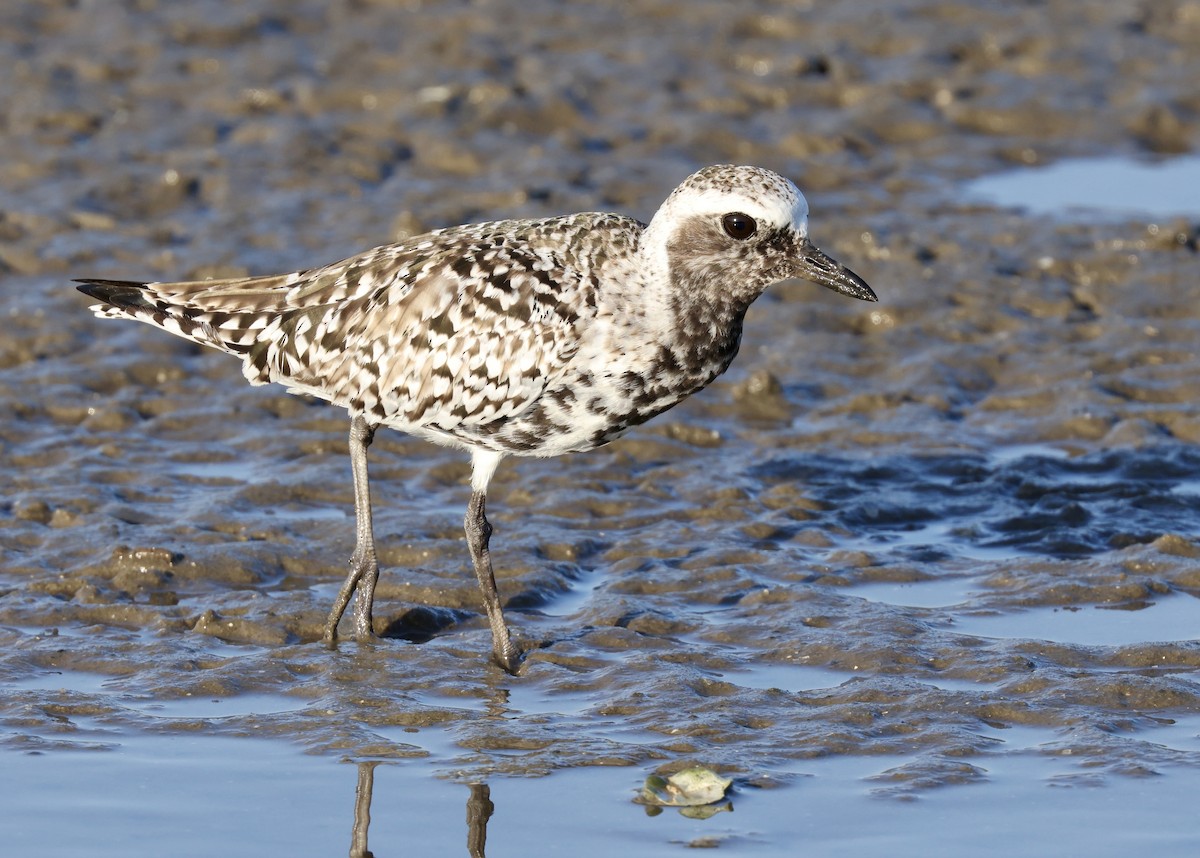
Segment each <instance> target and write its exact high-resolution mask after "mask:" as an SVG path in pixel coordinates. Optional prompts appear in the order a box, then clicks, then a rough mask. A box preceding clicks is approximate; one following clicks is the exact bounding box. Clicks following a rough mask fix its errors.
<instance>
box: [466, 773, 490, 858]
mask: <svg viewBox="0 0 1200 858" xmlns="http://www.w3.org/2000/svg"><path fill="white" fill-rule="evenodd" d="M491 796H492V791H491V790H490V789H488V785H487V784H471V797H470V798H468V799H467V854H468V855H470V856H471V858H484V854H483V849H484V846H486V845H487V824H488V820H489V819H491V818H492V811H493V810H495V809H496V805H494V804H492V798H491Z"/></svg>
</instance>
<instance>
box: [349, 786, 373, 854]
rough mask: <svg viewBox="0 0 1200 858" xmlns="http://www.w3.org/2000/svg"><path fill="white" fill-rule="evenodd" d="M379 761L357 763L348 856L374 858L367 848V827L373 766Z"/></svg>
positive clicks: (369, 820)
mask: <svg viewBox="0 0 1200 858" xmlns="http://www.w3.org/2000/svg"><path fill="white" fill-rule="evenodd" d="M377 765H379V763H377V762H376V763H359V764H358V784H357V785H356V786H355V787H354V830H353V831H352V832H351V835H350V858H375V856H374V855H373V854H372V853H371V850H370V849H368V848H367V829H368V828H370V827H371V790H372V789H374V788H375V767H376V766H377Z"/></svg>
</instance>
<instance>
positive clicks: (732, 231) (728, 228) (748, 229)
mask: <svg viewBox="0 0 1200 858" xmlns="http://www.w3.org/2000/svg"><path fill="white" fill-rule="evenodd" d="M721 226H723V227H725V234H726V235H727V236H729V237H730V238H736V239H737V240H738V241H745V240H746V239H747V238H749V237H750V236H752V235H754V233H755V232H756V231H757V230H758V224H756V223H755V222H754V218H752V217H750V215H746V214H742V213H741V212H733V213H732V214H727V215H725V217H723V218H721Z"/></svg>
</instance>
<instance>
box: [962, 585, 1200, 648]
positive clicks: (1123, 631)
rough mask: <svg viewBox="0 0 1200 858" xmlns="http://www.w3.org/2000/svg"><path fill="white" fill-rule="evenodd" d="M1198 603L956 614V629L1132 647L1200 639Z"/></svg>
mask: <svg viewBox="0 0 1200 858" xmlns="http://www.w3.org/2000/svg"><path fill="white" fill-rule="evenodd" d="M1198 617H1200V600H1197V599H1195V598H1193V597H1191V596H1188V595H1184V594H1177V595H1173V596H1169V597H1166V598H1162V599H1158V600H1156V601H1155V602H1153V603H1150V604H1147V605H1145V606H1137V607H1128V606H1122V607H1111V608H1110V607H1105V606H1100V605H1087V606H1081V607H1073V606H1067V607H1045V608H1034V609H1031V610H1025V611H1006V612H1004V613H999V614H957V613H956V614H955V616H954V619H953V628H954V629H955V630H956V631H959V632H962V633H965V634H969V635H976V636H979V637H986V638H1010V639H1011V638H1018V639H1029V640H1044V641H1052V642H1054V643H1064V644H1072V645H1076V646H1110V647H1120V646H1130V645H1134V644H1141V643H1156V642H1164V641H1191V640H1197V639H1200V624H1198V623H1197V618H1198Z"/></svg>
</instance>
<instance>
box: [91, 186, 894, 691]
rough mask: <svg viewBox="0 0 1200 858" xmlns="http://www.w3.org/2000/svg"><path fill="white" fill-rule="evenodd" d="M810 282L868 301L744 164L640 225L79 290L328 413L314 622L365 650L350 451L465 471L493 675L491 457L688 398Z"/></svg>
mask: <svg viewBox="0 0 1200 858" xmlns="http://www.w3.org/2000/svg"><path fill="white" fill-rule="evenodd" d="M791 278H798V279H802V280H808V281H810V282H813V283H816V284H819V285H821V286H826V287H828V288H830V289H832V290H834V291H835V292H840V293H842V294H844V295H850V296H852V297H855V298H860V299H862V300H864V301H875V300H877V299H876V297H875V293H874V292H872V291H871V288H870V287H869V286H868V285H867V284H866V283H865V282H863V280H862V278H860V277H859V276H858V275H856V274H854V273H853V272H852V271H850V270H848V269H847V268H846V267H845V266H843V265H841V264H839V263H838V262H836V261H834V260H833V259H831V258H830V257H829V256H827V255H826V254H824V253H822V252H821V251H820V250H818V249H817V247H816V246H815V245H813V243H812V242H811V241H810V240H809V237H808V203H807V202H806V201H805V199H804V196H803V194H801V193H800V191H799V190H798V189H797V188H796V186H795V185H794V184H792V183H791V182H790V181H788V180H787V179H785V178H784V177H782V176H780V175H778V174H777V173H773V172H771V171H769V170H764V169H761V168H758V167H735V166H715V167H707V168H705V169H703V170H701V171H699V172H698V173H695V174H693V175H692V176H689V177H688V178H687V179H686V180H684V182H683V183H682V184H681V185H680V186H679V187H678V188H676V189H675V190H674V191H673V192H672V193H671V195H670V196H669V197H667V199H666V201H665V202H664V203H663V205H662V206H661V207H660V208H659V210H658V212H657V213H655V215H654V217H653V218H652V219H651V221H650V223H649V224H648V225H647V224H642V223H640V222H638V221H636V220H634V219H632V218H629V217H623V216H621V215H615V214H600V213H587V214H575V215H568V216H565V217H552V218H545V219H540V220H504V221H496V222H492V223H482V224H473V225H469V226H458V227H451V228H448V229H441V230H437V231H434V232H430V233H426V234H424V235H418V236H415V237H412V238H407V239H404V240H403V241H400V242H397V243H395V244H388V245H384V246H382V247H377V248H375V249H373V250H368V251H366V252H365V253H361V254H358V255H357V256H352V257H350V258H348V259H344V260H342V261H341V262H335V263H333V264H332V265H327V266H325V267H323V268H312V269H308V270H305V271H298V272H294V273H291V274H281V275H276V276H266V277H247V278H236V279H230V280H204V281H197V282H183V283H157V282H156V283H141V282H131V281H119V280H80V281H77V282H78V283H79V287H78V288H79V290H80V291H82V292H84V293H86V294H87V295H89V296H91V297H93V298H96V299H98V300H99V301H100V302H101V303H98V304H94V305H92V306H91V308H90V309H91V310H92V311H93V312H95V314H96V315H97V316H101V317H106V318H121V317H127V318H132V319H137V320H139V321H143V322H148V323H150V324H153V325H156V326H158V327H160V328H163V329H164V330H166V331H168V332H170V333H172V334H176V335H178V336H181V337H185V338H187V339H189V340H192V341H194V342H197V343H200V344H202V345H206V346H212V347H214V348H217V349H220V350H221V351H224V352H228V353H230V354H232V355H235V356H237V357H239V358H241V360H242V372H243V373H244V375H245V376H246V378H247V379H248V380H249V381H250V383H251V384H267V383H270V382H278V383H281V384H285V385H287V387H288V389H289V391H291V392H295V393H306V394H310V395H312V396H315V397H317V398H319V399H324V400H326V401H328V402H331V403H333V404H334V405H339V406H341V407H343V408H346V409H347V410H348V411H349V413H350V445H349V446H350V464H351V469H352V472H353V479H354V501H355V517H356V541H355V547H354V553H353V555H352V556H351V559H350V571H349V574H348V575H347V576H346V579H345V582H344V583H343V584H342V587H341V590H340V591H339V593H338V595H337V599H336V600H335V602H334V605H333V609H332V611H330V614H329V618H328V620H327V621H326V623H325V628H324V639H325V640H326V642H328V643H330V644H332V643H333V642H334V641H335V640H336V638H337V631H338V623H339V621H340V620H341V618H342V615H343V614H344V613H345V611H346V608H347V606H348V605H349V603H350V599H351V597H353V596H354V595H355V594H357V601H356V603H355V610H354V629H355V634H356V637H357V638H358V639H360V640H365V639H369V638H371V637H372V636H373V630H372V625H371V608H372V602H373V596H374V589H375V582H376V580H377V579H378V577H379V566H378V563H377V561H376V556H375V540H374V535H373V531H372V520H371V499H370V491H369V487H368V481H367V448H368V447H369V446H370V444H371V440H372V438H373V437H374V435H375V430H376V429H377V428H378V427H380V426H388V427H391V428H393V429H399V430H400V431H401V432H407V433H409V434H411V435H415V436H417V437H420V438H424V439H427V440H429V441H433V442H435V443H438V444H445V445H449V446H452V447H457V448H459V449H462V450H465V451H467V452H469V453H470V455H471V498H470V501H469V502H468V504H467V514H466V521H465V529H466V536H467V547H468V549H469V551H470V555H471V561H472V564H473V566H474V569H475V575H476V577H477V579H478V581H479V589H480V591H481V592H482V594H483V603H484V608H485V609H486V611H487V617H488V621H489V623H490V625H491V631H492V649H493V652H494V654H495V658H496V661H497V662H499V664H500V665H501V666H502V667H503V668H504V669H506V670H508V671H510V672H513V671H515V670H516V668H517V666H518V664H519V662H520V660H521V656H522V653H521V651H520V649H519V648H518V647H517V646H516V645H515V644H514V643H513V641H512V638H511V637H510V635H509V630H508V627H507V625H506V624H505V621H504V614H503V611H502V609H501V604H500V597H499V595H498V593H497V591H496V581H495V577H494V575H493V572H492V561H491V555H490V553H489V550H488V545H489V538H490V536H491V534H492V528H491V525H489V524H488V520H487V516H486V515H485V503H486V498H487V490H488V483H489V482H490V480H491V478H492V475H493V473H494V472H495V470H496V466H497V465H499V464H500V460H501V459H503V458H504V457H505V456H541V457H548V456H557V455H560V454H562V453H572V452H578V451H582V450H591V449H594V448H596V447H599V446H601V445H602V444H606V443H608V442H609V441H612V440H613V439H615V438H617V437H619V436H620V435H622V434H624V433H625V432H626V431H628V430H629V429H630V428H631V427H633V426H637V425H638V424H640V423H643V422H645V421H646V420H649V419H650V418H651V417H654V416H655V415H656V414H660V413H662V412H663V411H665V410H667V409H668V408H670V407H671V406H672V405H675V404H676V403H677V402H679V401H680V400H682V399H684V398H685V397H687V396H689V395H691V394H693V393H695V392H696V391H698V390H701V389H702V388H704V387H705V386H706V385H707V384H708V383H709V382H711V381H712V380H713V379H714V378H716V377H717V376H718V375H720V374H721V373H722V372H724V371H725V369H726V368H727V367H728V366H729V364H730V362H731V361H732V360H733V358H734V355H736V354H737V350H738V344H739V342H740V340H741V336H742V321H743V319H744V317H745V314H746V310H747V308H749V306H750V304H751V303H752V302H753V301H754V299H755V298H757V297H758V296H759V295H760V294H762V292H763V290H764V289H766V288H767V287H768V286H769V285H771V284H772V283H775V282H777V281H781V280H787V279H791Z"/></svg>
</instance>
